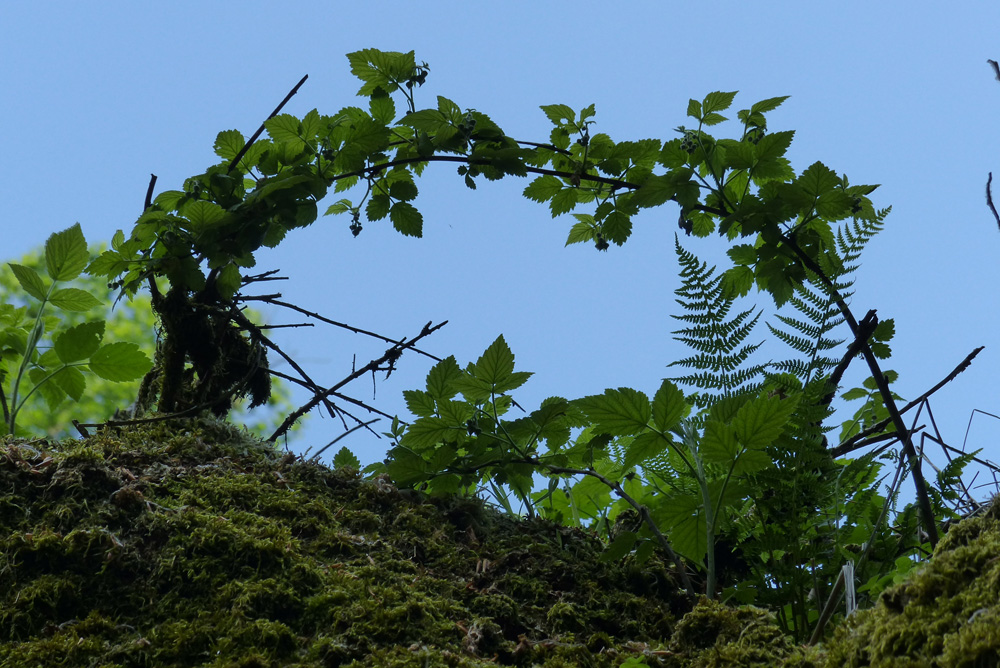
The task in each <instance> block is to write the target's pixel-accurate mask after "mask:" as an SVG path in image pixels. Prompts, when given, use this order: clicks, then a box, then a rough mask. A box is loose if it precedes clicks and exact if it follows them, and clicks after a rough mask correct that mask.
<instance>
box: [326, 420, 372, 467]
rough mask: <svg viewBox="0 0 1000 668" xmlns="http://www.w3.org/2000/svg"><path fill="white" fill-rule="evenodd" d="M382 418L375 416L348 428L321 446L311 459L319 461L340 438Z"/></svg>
mask: <svg viewBox="0 0 1000 668" xmlns="http://www.w3.org/2000/svg"><path fill="white" fill-rule="evenodd" d="M380 419H381V418H375V419H374V420H369V421H368V422H362V423H361V424H356V425H354V426H353V427H351V428H350V429H348V430H347V431H345V432H344V433H343V434H341V435H340V436H338V437H337V438H335V439H333V440H332V441H330V442H329V443H327V444H326V445H324V446H323V447H322V448H320V449H319V450H317V451H316V454H315V455H313V456H311V457H310V458H309V459H310V460H312V461H319V456H320V455H321V454H323V453H324V452H326V450H327V449H328V448H330V447H331V446H333V445H335V444H336V443H337V442H338V441H339V440H340V439H342V438H345V437H347V436H350V435H351V434H352V433H353V432H355V431H357V430H358V429H361V428H362V427H370V425H373V424H375V423H376V422H378V421H379V420H380ZM369 431H370V429H369Z"/></svg>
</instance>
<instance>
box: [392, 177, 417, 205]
mask: <svg viewBox="0 0 1000 668" xmlns="http://www.w3.org/2000/svg"><path fill="white" fill-rule="evenodd" d="M418 192H419V191H418V190H417V184H415V183H414V182H413V181H410V180H404V181H396V182H395V183H393V184H392V185H390V186H389V197H391V198H392V199H396V200H399V201H401V202H409V201H411V200H414V199H416V197H417V194H418Z"/></svg>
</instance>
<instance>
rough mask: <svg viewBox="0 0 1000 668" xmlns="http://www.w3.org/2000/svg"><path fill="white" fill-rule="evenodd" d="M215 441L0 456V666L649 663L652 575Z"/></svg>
mask: <svg viewBox="0 0 1000 668" xmlns="http://www.w3.org/2000/svg"><path fill="white" fill-rule="evenodd" d="M601 551H602V547H601V544H600V543H599V541H598V540H597V539H596V538H594V537H593V536H590V535H588V534H586V533H584V532H581V531H578V530H573V529H568V528H565V527H560V526H557V525H554V524H551V523H548V522H543V521H518V520H515V519H512V518H508V517H505V516H502V515H499V514H497V513H495V512H494V511H492V510H490V509H488V508H484V507H483V506H482V504H480V503H478V502H473V501H465V502H461V501H451V502H430V501H427V500H424V499H421V498H417V497H416V496H414V495H406V494H402V493H400V492H399V491H398V490H396V489H395V488H394V487H393V486H392V485H390V484H388V482H387V481H385V480H375V481H364V480H361V479H360V478H359V476H358V475H357V474H356V473H355V472H352V471H344V470H341V471H331V470H329V469H328V468H325V467H323V466H320V465H316V464H310V463H306V462H302V461H301V460H297V459H296V458H295V457H294V456H292V455H288V454H285V455H283V454H282V453H281V452H278V451H276V450H275V449H274V448H273V447H270V446H269V445H267V444H264V443H261V442H259V441H256V440H254V439H252V438H250V437H248V436H246V435H245V434H244V433H243V432H241V431H239V430H237V429H235V428H233V427H232V426H230V425H227V424H225V423H220V422H215V421H212V420H198V421H190V422H175V423H155V424H152V425H147V426H143V427H134V428H129V429H117V430H113V431H107V432H104V433H101V434H99V435H97V436H94V437H91V438H89V439H85V440H82V441H70V442H65V443H55V444H50V443H47V442H44V441H40V442H26V441H15V440H11V439H8V440H7V441H5V442H0V665H3V666H10V667H15V666H39V665H45V666H63V665H65V666H157V667H159V666H243V667H247V668H248V667H251V666H253V667H258V666H259V667H263V666H369V665H370V666H392V665H399V666H439V665H440V666H445V665H447V666H487V665H489V666H496V665H542V666H618V665H621V664H623V663H626V664H628V665H644V664H648V665H661V664H662V663H663V661H664V660H665V659H663V657H664V656H665V655H664V654H663V648H664V645H665V640H664V639H669V638H670V637H671V635H672V634H673V633H674V631H675V627H676V620H677V619H678V618H679V617H680V616H681V615H683V614H684V613H685V612H687V611H688V610H689V609H690V607H691V604H690V602H689V601H688V600H687V599H686V598H685V597H684V596H683V595H682V594H681V593H680V591H679V589H678V587H677V586H676V584H675V583H674V582H673V581H672V580H671V579H670V577H669V576H668V574H667V571H666V569H665V568H664V567H663V565H662V563H660V562H657V561H656V560H655V559H653V560H650V562H648V563H647V564H645V565H643V566H641V567H639V566H636V565H635V564H631V563H628V562H626V563H624V564H609V563H604V562H602V561H600V559H599V555H600V554H601Z"/></svg>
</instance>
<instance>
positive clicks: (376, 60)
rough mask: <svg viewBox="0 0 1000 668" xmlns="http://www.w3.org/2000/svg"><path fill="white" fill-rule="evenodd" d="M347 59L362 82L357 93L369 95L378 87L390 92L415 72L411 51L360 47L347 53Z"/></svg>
mask: <svg viewBox="0 0 1000 668" xmlns="http://www.w3.org/2000/svg"><path fill="white" fill-rule="evenodd" d="M347 60H348V62H350V64H351V73H352V74H353V75H354V76H356V77H357V78H359V79H361V81H363V82H364V85H362V86H361V88H360V89H359V90H358V95H365V96H367V95H371V93H373V92H374V91H375V89H376V88H379V87H381V88H384V89H385V90H387V91H388V92H390V93H391V92H392V91H394V90H397V89H398V88H399V84H400V83H402V82H404V81H406V80H407V79H409V78H410V77H411V76H413V75H414V74H415V73H416V60H415V59H414V57H413V52H412V51H409V52H407V53H402V52H399V51H379V50H378V49H362V50H360V51H355V52H353V53H349V54H347Z"/></svg>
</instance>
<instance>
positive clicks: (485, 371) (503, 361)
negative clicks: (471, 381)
mask: <svg viewBox="0 0 1000 668" xmlns="http://www.w3.org/2000/svg"><path fill="white" fill-rule="evenodd" d="M473 373H474V375H475V377H476V378H478V379H479V380H481V381H483V382H486V383H489V384H490V385H493V386H496V385H499V384H501V383H503V382H505V381H506V380H507V379H508V378H510V375H511V374H512V373H514V353H513V352H511V349H510V346H508V345H507V341H506V340H504V338H503V334H501V335H500V336H498V337H497V338H496V340H495V341H493V343H491V344H490V346H489V347H488V348H487V349H486V350H485V352H483V354H482V355H481V356H480V357H479V359H478V360H476V364H475V370H474V372H473Z"/></svg>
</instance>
